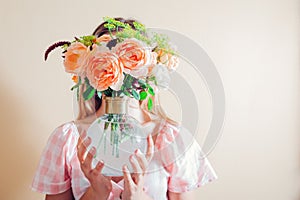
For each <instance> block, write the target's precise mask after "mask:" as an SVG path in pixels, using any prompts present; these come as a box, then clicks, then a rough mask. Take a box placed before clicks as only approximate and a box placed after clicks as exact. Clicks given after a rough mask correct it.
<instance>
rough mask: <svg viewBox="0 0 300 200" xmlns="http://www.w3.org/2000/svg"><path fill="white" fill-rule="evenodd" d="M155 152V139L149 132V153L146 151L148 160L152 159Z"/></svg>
mask: <svg viewBox="0 0 300 200" xmlns="http://www.w3.org/2000/svg"><path fill="white" fill-rule="evenodd" d="M153 154H154V144H153V139H152V135H151V134H149V135H148V137H147V153H146V159H147V160H148V162H149V161H150V160H151V159H152V157H153Z"/></svg>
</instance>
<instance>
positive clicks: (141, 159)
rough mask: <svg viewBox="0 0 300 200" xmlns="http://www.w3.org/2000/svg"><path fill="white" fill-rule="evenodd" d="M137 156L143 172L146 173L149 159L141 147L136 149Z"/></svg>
mask: <svg viewBox="0 0 300 200" xmlns="http://www.w3.org/2000/svg"><path fill="white" fill-rule="evenodd" d="M135 157H136V160H137V161H138V163H139V165H140V168H141V169H142V171H143V173H145V172H146V170H147V166H148V161H147V159H146V157H145V155H144V154H142V152H141V151H140V150H139V149H137V150H136V151H135Z"/></svg>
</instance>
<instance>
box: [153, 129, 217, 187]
mask: <svg viewBox="0 0 300 200" xmlns="http://www.w3.org/2000/svg"><path fill="white" fill-rule="evenodd" d="M155 146H156V150H157V151H158V152H159V153H158V154H159V155H160V156H159V157H160V160H161V162H162V165H163V166H164V168H165V169H166V171H167V172H168V173H169V181H168V190H169V191H172V192H186V191H190V190H192V189H194V188H197V187H200V186H202V185H205V184H206V183H208V182H210V181H212V180H214V179H217V175H216V173H215V171H214V169H213V168H212V166H211V164H210V162H209V161H208V159H207V156H206V155H205V154H204V153H203V152H202V150H201V147H200V145H199V144H198V142H197V141H196V139H195V138H194V136H193V135H192V134H191V133H190V132H189V131H188V130H187V129H185V128H184V127H180V126H177V125H174V124H170V123H165V125H164V126H163V128H162V130H161V132H160V133H159V134H158V136H157V140H156V145H155Z"/></svg>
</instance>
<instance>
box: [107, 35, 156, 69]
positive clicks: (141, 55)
mask: <svg viewBox="0 0 300 200" xmlns="http://www.w3.org/2000/svg"><path fill="white" fill-rule="evenodd" d="M112 51H113V52H115V53H116V54H117V55H118V57H119V60H120V61H121V62H122V63H123V66H124V71H125V72H126V73H129V74H132V75H134V74H138V75H141V74H143V75H144V73H139V70H140V68H142V67H147V66H149V65H151V64H153V63H154V59H155V60H156V56H154V55H153V52H152V49H151V48H150V47H149V46H147V45H146V44H145V43H143V42H142V41H139V40H137V39H135V38H130V39H126V40H124V41H123V42H121V43H118V44H117V45H116V46H115V47H114V48H113V49H112ZM155 55H156V54H155ZM131 71H132V72H133V73H131ZM134 71H135V72H134ZM142 71H146V72H147V70H142Z"/></svg>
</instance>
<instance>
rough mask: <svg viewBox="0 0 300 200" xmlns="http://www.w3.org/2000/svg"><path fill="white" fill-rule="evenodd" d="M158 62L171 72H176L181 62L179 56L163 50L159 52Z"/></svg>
mask: <svg viewBox="0 0 300 200" xmlns="http://www.w3.org/2000/svg"><path fill="white" fill-rule="evenodd" d="M157 53H158V56H157V57H158V60H159V62H160V63H162V64H163V65H165V66H167V68H168V69H169V70H170V71H175V70H176V68H177V67H178V64H179V60H178V57H177V56H174V55H172V54H170V53H167V52H165V51H163V50H159V51H158V52H157Z"/></svg>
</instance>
